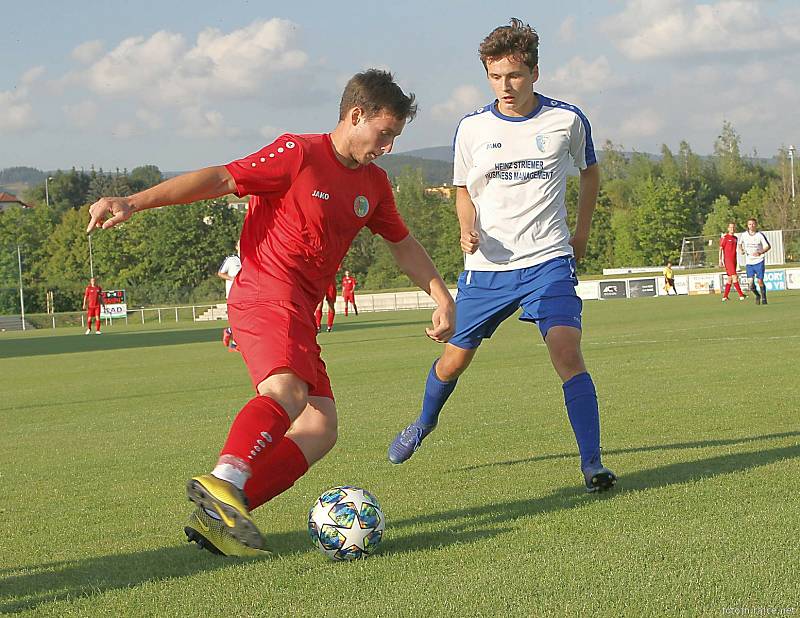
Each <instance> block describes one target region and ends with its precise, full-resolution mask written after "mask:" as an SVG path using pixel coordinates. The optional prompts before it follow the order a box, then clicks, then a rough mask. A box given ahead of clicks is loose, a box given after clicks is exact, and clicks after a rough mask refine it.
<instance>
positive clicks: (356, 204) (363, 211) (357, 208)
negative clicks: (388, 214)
mask: <svg viewBox="0 0 800 618" xmlns="http://www.w3.org/2000/svg"><path fill="white" fill-rule="evenodd" d="M353 211H354V212H355V213H356V216H357V217H366V216H367V213H368V212H369V200H368V199H367V198H365V197H364V196H363V195H359V196H358V197H357V198H356V199H355V201H353Z"/></svg>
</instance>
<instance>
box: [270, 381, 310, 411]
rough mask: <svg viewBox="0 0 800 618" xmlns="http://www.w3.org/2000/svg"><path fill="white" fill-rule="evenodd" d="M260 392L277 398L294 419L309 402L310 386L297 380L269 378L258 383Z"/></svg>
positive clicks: (274, 398)
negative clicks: (274, 379) (272, 379)
mask: <svg viewBox="0 0 800 618" xmlns="http://www.w3.org/2000/svg"><path fill="white" fill-rule="evenodd" d="M258 394H259V395H262V396H265V397H269V398H271V399H273V400H275V401H276V402H277V403H278V404H280V406H281V407H282V408H283V409H284V410H285V411H286V414H287V416H288V417H289V418H290V419H291V420H292V421H293V420H294V419H296V418H297V417H298V416H300V413H301V412H302V411H303V410H305V408H306V405H307V404H308V386H307V385H306V384H305V382H302V381H301V380H300V379H299V378H298V379H297V380H280V381H271V380H270V379H269V378H268V379H267V380H264V381H263V382H262V383H261V384H259V385H258Z"/></svg>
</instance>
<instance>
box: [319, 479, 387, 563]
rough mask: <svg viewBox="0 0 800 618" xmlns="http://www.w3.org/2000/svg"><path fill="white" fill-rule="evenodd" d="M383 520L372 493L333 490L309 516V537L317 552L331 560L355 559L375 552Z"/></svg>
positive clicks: (384, 522)
mask: <svg viewBox="0 0 800 618" xmlns="http://www.w3.org/2000/svg"><path fill="white" fill-rule="evenodd" d="M385 527H386V519H385V518H384V516H383V511H382V510H381V507H380V504H378V501H377V500H376V499H375V496H373V495H372V494H371V493H369V492H368V491H367V490H365V489H360V488H359V487H352V486H349V485H347V486H344V487H333V488H331V489H329V490H328V491H326V492H325V493H324V494H322V495H321V496H320V497H319V498H317V500H316V501H315V502H314V506H312V507H311V510H310V511H309V513H308V534H309V536H310V537H311V542H312V543H313V544H314V547H316V548H317V549H318V550H319V551H321V552H322V553H323V554H325V555H326V556H328V557H329V558H331V559H333V560H356V559H358V558H366V557H367V556H370V555H372V554H373V553H374V552H375V549H376V548H377V547H378V545H379V544H380V542H381V539H382V538H383V532H384V528H385Z"/></svg>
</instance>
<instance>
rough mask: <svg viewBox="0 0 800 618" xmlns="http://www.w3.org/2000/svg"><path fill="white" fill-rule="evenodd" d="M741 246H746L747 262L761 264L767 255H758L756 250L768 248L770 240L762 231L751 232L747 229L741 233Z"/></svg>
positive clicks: (745, 256) (745, 261)
mask: <svg viewBox="0 0 800 618" xmlns="http://www.w3.org/2000/svg"><path fill="white" fill-rule="evenodd" d="M739 246H740V247H743V248H744V263H745V264H761V262H763V261H764V260H765V259H766V257H765V256H764V255H763V254H762V255H756V252H758V251H764V250H766V248H767V247H769V242H768V241H767V237H766V236H764V234H763V233H762V232H756V233H755V234H751V233H750V232H747V231H745V232H742V233H741V234H740V235H739Z"/></svg>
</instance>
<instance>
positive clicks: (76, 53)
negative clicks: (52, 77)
mask: <svg viewBox="0 0 800 618" xmlns="http://www.w3.org/2000/svg"><path fill="white" fill-rule="evenodd" d="M103 49H105V45H104V44H103V42H102V41H86V42H85V43H81V44H80V45H78V46H77V47H76V48H75V49H73V50H72V57H73V58H74V59H75V60H77V61H78V62H81V63H83V64H89V63H90V62H94V61H95V60H97V58H98V56H100V54H102V53H103Z"/></svg>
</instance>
